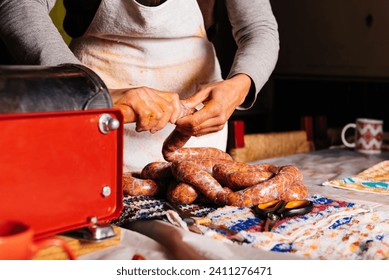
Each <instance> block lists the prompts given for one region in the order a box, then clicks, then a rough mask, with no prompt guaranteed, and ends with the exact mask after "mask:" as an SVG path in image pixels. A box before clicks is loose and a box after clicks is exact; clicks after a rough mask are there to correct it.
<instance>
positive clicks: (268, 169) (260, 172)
mask: <svg viewBox="0 0 389 280" xmlns="http://www.w3.org/2000/svg"><path fill="white" fill-rule="evenodd" d="M277 170H278V167H277V166H275V165H270V164H261V165H250V164H247V163H243V162H227V163H221V162H220V163H217V164H215V166H214V167H213V172H212V174H213V177H214V178H215V179H216V180H217V181H219V183H220V184H222V185H223V186H225V187H229V188H231V189H232V190H240V189H244V188H248V187H251V186H253V185H255V184H258V183H260V182H263V181H265V180H268V179H270V178H271V177H272V176H273V175H274V174H275V173H276V172H277Z"/></svg>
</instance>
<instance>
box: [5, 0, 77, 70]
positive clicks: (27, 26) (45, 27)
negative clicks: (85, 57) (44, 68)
mask: <svg viewBox="0 0 389 280" xmlns="http://www.w3.org/2000/svg"><path fill="white" fill-rule="evenodd" d="M55 2H56V0H17V1H15V0H0V38H1V41H2V42H3V44H4V45H5V47H6V48H7V52H8V53H9V54H10V55H11V56H12V60H13V61H15V62H16V63H17V64H30V65H58V64H61V63H76V64H80V61H79V60H78V59H77V58H76V57H75V56H74V55H73V53H72V52H71V50H70V49H69V48H68V46H67V44H66V43H65V41H64V40H63V39H62V36H61V34H60V33H59V31H58V29H57V28H56V27H55V25H54V23H53V22H52V20H51V18H50V16H49V12H50V10H51V9H52V8H53V6H54V4H55Z"/></svg>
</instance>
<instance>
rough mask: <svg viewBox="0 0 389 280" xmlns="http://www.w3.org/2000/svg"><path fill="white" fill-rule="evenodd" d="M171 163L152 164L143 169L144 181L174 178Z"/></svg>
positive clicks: (157, 162)
mask: <svg viewBox="0 0 389 280" xmlns="http://www.w3.org/2000/svg"><path fill="white" fill-rule="evenodd" d="M171 165H172V164H171V162H163V161H161V162H159V161H156V162H151V163H149V164H147V165H146V166H145V167H143V169H142V172H141V177H142V178H143V179H153V180H161V179H167V178H171V177H173V174H172V170H171V168H170V167H171Z"/></svg>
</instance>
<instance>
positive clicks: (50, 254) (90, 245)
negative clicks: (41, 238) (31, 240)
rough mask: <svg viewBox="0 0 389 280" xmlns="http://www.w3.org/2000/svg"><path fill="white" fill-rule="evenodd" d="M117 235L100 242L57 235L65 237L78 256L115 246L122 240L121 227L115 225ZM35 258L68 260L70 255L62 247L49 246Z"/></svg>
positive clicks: (61, 236)
mask: <svg viewBox="0 0 389 280" xmlns="http://www.w3.org/2000/svg"><path fill="white" fill-rule="evenodd" d="M113 229H114V232H115V234H116V235H115V236H114V237H112V238H110V239H107V240H104V241H99V242H92V241H90V242H89V241H82V240H79V239H75V238H72V237H67V236H63V235H58V236H56V237H58V238H62V239H64V240H65V241H66V242H67V244H68V245H69V247H70V248H71V250H72V251H73V253H74V254H75V255H76V256H77V258H78V257H80V256H83V255H86V254H89V253H92V252H96V251H99V250H102V249H104V248H107V247H110V246H115V245H117V244H119V242H120V227H116V226H113ZM33 259H34V260H67V259H68V256H67V254H66V253H65V251H64V250H63V249H62V248H60V247H55V246H53V247H48V248H46V249H43V250H40V251H39V252H38V253H37V254H36V255H35V256H34V258H33Z"/></svg>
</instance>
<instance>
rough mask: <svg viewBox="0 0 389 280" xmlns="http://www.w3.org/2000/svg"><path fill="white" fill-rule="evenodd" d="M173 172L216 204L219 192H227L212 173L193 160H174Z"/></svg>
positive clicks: (177, 177)
mask: <svg viewBox="0 0 389 280" xmlns="http://www.w3.org/2000/svg"><path fill="white" fill-rule="evenodd" d="M172 172H173V175H174V177H175V178H176V179H177V180H178V181H183V182H185V183H187V184H190V185H192V186H194V187H195V188H196V189H197V190H198V191H199V192H200V193H202V194H203V195H204V196H205V197H207V198H208V199H210V200H211V201H213V202H214V203H216V204H218V200H217V194H218V193H219V192H225V190H223V187H222V186H221V185H220V184H219V182H218V181H216V179H215V178H213V177H212V175H211V174H209V173H208V172H206V171H204V170H202V169H201V168H199V167H198V166H197V165H196V164H195V163H193V162H191V161H176V162H173V164H172Z"/></svg>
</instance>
